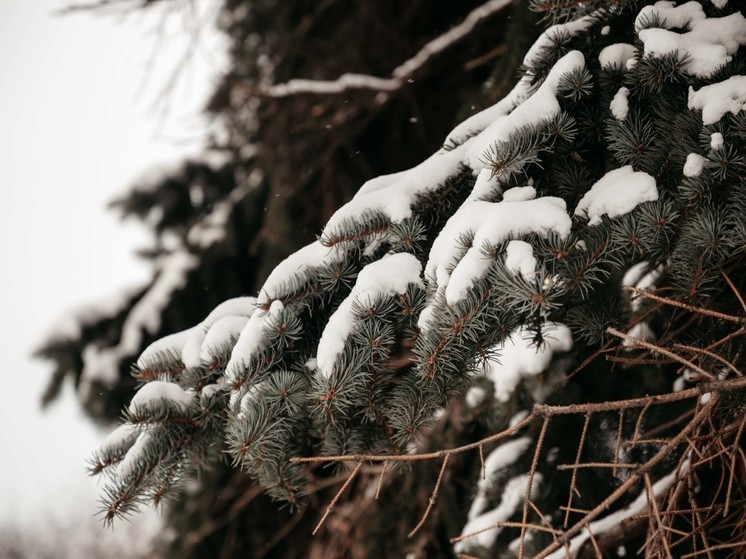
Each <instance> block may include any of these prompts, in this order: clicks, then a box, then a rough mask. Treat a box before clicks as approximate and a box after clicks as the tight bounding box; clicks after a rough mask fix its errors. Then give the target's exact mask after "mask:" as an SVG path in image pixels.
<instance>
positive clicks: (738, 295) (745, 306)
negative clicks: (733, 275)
mask: <svg viewBox="0 0 746 559" xmlns="http://www.w3.org/2000/svg"><path fill="white" fill-rule="evenodd" d="M720 273H721V274H723V278H725V282H726V283H727V284H728V287H730V289H731V291H733V294H734V295H735V296H736V298H737V299H738V302H739V303H741V309H743V311H744V312H746V301H744V300H743V296H742V295H741V292H740V291H738V289H737V288H736V286H735V285H734V284H733V282H732V281H731V279H730V277H729V276H728V274H726V273H725V270H720Z"/></svg>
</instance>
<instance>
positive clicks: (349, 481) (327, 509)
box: [312, 462, 363, 536]
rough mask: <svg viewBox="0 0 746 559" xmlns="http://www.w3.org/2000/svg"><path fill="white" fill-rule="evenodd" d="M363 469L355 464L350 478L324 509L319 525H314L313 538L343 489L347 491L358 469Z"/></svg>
mask: <svg viewBox="0 0 746 559" xmlns="http://www.w3.org/2000/svg"><path fill="white" fill-rule="evenodd" d="M362 467H363V463H362V462H358V463H357V464H355V469H354V470H352V473H351V474H350V477H348V478H347V481H345V482H344V484H343V485H342V487H340V489H339V491H337V494H336V495H335V496H334V498H333V499H332V502H331V503H329V505H328V506H327V507H326V511H325V512H324V516H322V517H321V520H319V523H318V524H317V525H316V528H314V530H313V532H312V533H313V535H314V536H315V535H316V533H317V532H318V531H319V528H321V525H322V524H324V521H325V520H326V517H327V516H329V514H330V513H331V512H332V510H334V506H335V505H336V504H337V502H338V501H339V498H340V497H341V496H342V493H344V492H345V489H347V488H348V487H349V486H350V484H351V483H352V480H353V479H355V476H356V475H357V473H358V472H359V471H360V468H362Z"/></svg>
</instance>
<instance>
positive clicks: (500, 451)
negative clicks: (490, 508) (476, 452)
mask: <svg viewBox="0 0 746 559" xmlns="http://www.w3.org/2000/svg"><path fill="white" fill-rule="evenodd" d="M529 446H531V438H530V437H520V438H518V439H513V440H511V441H508V442H506V443H503V444H501V445H500V446H498V447H497V448H496V449H495V450H493V451H492V452H490V453H489V454H488V455H487V458H485V460H484V477H482V476H481V475H480V477H479V482H478V483H477V495H476V497H474V501H472V504H471V507H470V508H469V516H468V519H469V520H473V519H474V518H476V517H477V515H479V513H481V512H482V511H483V510H484V508H485V506H486V505H487V503H488V501H489V499H488V495H487V492H488V491H489V490H490V489H492V487H493V486H494V484H495V476H496V475H497V474H498V473H500V472H501V471H502V470H504V469H505V468H507V467H508V466H510V465H512V464H515V463H516V462H517V461H518V459H519V458H520V457H521V456H523V454H524V453H525V452H526V451H527V450H528V447H529Z"/></svg>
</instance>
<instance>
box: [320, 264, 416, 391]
mask: <svg viewBox="0 0 746 559" xmlns="http://www.w3.org/2000/svg"><path fill="white" fill-rule="evenodd" d="M421 272H422V266H421V264H420V262H419V260H417V258H416V257H415V256H414V255H412V254H409V253H406V252H402V253H398V254H387V255H386V256H384V257H383V258H381V259H380V260H377V261H376V262H373V263H371V264H368V265H367V266H365V267H364V268H363V269H362V270H361V271H360V273H359V274H358V277H357V281H356V282H355V286H354V287H353V288H352V291H351V292H350V294H349V295H348V296H347V298H346V299H345V300H344V301H342V303H341V304H340V305H339V307H338V308H337V310H336V311H334V313H333V314H332V316H331V317H330V318H329V321H328V322H327V324H326V327H325V328H324V332H323V333H322V334H321V339H320V340H319V346H318V351H317V352H316V362H317V366H318V369H319V372H320V373H321V375H322V376H324V377H326V378H329V377H330V376H331V375H332V373H333V372H334V365H335V362H336V360H337V356H338V355H339V354H340V353H342V351H344V347H345V343H346V342H347V338H348V337H349V336H350V334H351V333H352V332H353V330H354V328H355V316H354V308H355V307H356V306H357V305H366V304H370V303H373V302H374V301H376V300H377V299H379V298H381V297H384V296H386V295H394V294H397V293H404V292H405V291H406V290H407V287H408V286H409V285H412V284H414V285H417V286H420V287H423V288H424V284H423V283H422V280H421V279H420V273H421Z"/></svg>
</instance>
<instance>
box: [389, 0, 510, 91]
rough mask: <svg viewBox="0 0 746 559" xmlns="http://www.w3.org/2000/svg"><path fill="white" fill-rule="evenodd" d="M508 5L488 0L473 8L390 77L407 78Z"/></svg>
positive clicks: (506, 0)
mask: <svg viewBox="0 0 746 559" xmlns="http://www.w3.org/2000/svg"><path fill="white" fill-rule="evenodd" d="M510 4H512V0H490V1H489V2H485V3H484V4H482V5H481V6H479V7H477V8H475V9H474V10H472V11H471V12H470V13H469V14H468V15H467V16H466V17H465V18H464V21H462V22H461V23H459V24H458V25H456V26H454V27H452V28H451V29H449V30H448V31H447V32H446V33H443V34H442V35H440V36H438V37H436V38H435V39H433V40H432V41H430V42H428V43H426V44H425V46H423V47H422V48H421V49H420V50H419V51H418V52H417V54H415V55H414V56H413V57H412V58H410V59H409V60H407V61H405V62H404V63H403V64H400V65H399V66H398V67H397V68H395V69H394V71H393V72H392V75H393V76H394V77H395V78H399V79H404V78H407V77H409V76H410V75H411V74H413V73H414V72H415V71H416V70H418V69H419V68H420V67H422V66H424V64H425V63H426V62H427V61H428V60H429V59H430V58H431V57H432V56H433V55H434V54H437V53H439V52H442V51H444V50H446V49H447V48H449V47H450V46H451V45H453V44H454V43H455V42H457V41H460V40H461V39H463V38H465V37H467V36H468V35H469V33H471V31H472V29H474V27H475V26H476V25H477V24H478V23H479V22H481V21H482V20H483V19H486V18H488V17H489V16H491V15H492V14H494V13H496V12H499V11H500V10H502V9H503V8H506V7H508V6H509V5H510Z"/></svg>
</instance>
